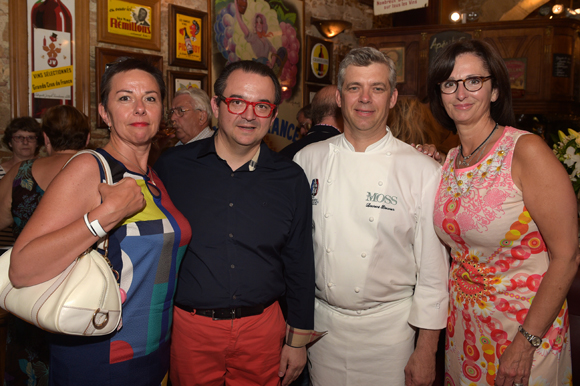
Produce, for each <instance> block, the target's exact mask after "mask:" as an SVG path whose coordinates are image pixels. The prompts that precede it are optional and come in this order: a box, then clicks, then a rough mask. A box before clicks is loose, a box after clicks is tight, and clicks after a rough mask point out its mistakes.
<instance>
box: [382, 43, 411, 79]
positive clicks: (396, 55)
mask: <svg viewBox="0 0 580 386" xmlns="http://www.w3.org/2000/svg"><path fill="white" fill-rule="evenodd" d="M380 51H381V52H382V53H383V54H385V55H386V56H388V57H389V58H391V60H392V61H393V62H394V63H395V70H396V71H397V83H404V82H405V47H385V48H381V49H380Z"/></svg>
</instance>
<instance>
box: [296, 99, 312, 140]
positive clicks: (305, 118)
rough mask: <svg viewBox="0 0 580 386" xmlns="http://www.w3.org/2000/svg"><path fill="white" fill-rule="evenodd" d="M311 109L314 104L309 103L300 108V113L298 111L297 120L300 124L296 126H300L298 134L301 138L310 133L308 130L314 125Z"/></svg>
mask: <svg viewBox="0 0 580 386" xmlns="http://www.w3.org/2000/svg"><path fill="white" fill-rule="evenodd" d="M311 111H312V105H311V104H310V103H309V104H307V105H306V106H304V107H302V108H301V109H300V110H298V113H296V120H297V121H298V125H296V127H298V129H299V130H300V131H299V135H298V138H299V139H301V138H304V136H305V135H306V134H307V133H308V130H310V127H312V116H311Z"/></svg>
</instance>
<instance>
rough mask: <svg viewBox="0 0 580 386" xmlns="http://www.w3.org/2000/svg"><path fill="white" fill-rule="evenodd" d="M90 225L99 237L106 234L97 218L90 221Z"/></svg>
mask: <svg viewBox="0 0 580 386" xmlns="http://www.w3.org/2000/svg"><path fill="white" fill-rule="evenodd" d="M91 227H92V228H93V229H94V230H95V232H96V233H97V235H98V236H99V237H105V236H106V235H107V232H105V230H104V229H103V227H102V226H101V223H100V222H99V220H98V219H97V220H93V221H91Z"/></svg>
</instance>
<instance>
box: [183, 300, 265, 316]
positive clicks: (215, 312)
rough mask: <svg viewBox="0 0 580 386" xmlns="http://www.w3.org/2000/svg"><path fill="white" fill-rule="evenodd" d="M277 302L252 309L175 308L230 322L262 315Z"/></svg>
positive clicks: (259, 305)
mask: <svg viewBox="0 0 580 386" xmlns="http://www.w3.org/2000/svg"><path fill="white" fill-rule="evenodd" d="M274 302H275V300H273V301H271V302H269V303H267V304H258V305H257V306H252V307H237V308H215V309H209V310H207V309H199V308H193V307H191V306H185V305H183V304H177V303H175V307H177V308H181V309H182V310H183V311H187V312H195V314H196V315H201V316H207V317H209V318H212V319H213V320H229V319H239V318H244V317H246V316H255V315H260V314H261V313H262V312H264V309H266V308H268V307H270V306H271V305H272V304H274Z"/></svg>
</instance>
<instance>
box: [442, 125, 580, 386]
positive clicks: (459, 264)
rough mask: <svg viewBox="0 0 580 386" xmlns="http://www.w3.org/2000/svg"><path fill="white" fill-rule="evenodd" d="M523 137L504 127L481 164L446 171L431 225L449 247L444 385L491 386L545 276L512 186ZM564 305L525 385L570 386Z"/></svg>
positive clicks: (536, 241)
mask: <svg viewBox="0 0 580 386" xmlns="http://www.w3.org/2000/svg"><path fill="white" fill-rule="evenodd" d="M523 134H527V133H526V132H524V131H520V130H516V129H514V128H512V127H506V128H505V130H504V133H503V135H502V137H501V138H500V139H499V140H498V141H497V142H496V144H495V146H494V147H493V149H492V150H491V151H490V153H488V154H487V155H486V156H485V157H483V159H482V160H481V161H480V162H479V163H477V164H475V165H472V166H470V167H467V168H464V169H460V170H458V169H456V168H455V159H456V157H457V154H458V152H459V150H458V148H455V149H453V150H452V151H451V152H450V153H449V156H448V158H447V161H446V162H445V165H444V166H443V173H442V180H441V184H440V186H439V189H438V192H437V197H436V200H435V214H434V223H435V229H436V231H437V234H438V235H439V237H440V238H441V239H442V240H443V241H444V242H445V243H447V245H449V246H450V247H451V257H452V265H451V270H450V274H449V292H450V293H449V301H450V304H449V317H448V320H447V336H446V341H445V349H446V355H445V364H446V375H445V384H446V385H449V386H459V385H493V384H494V380H495V374H496V371H497V368H498V365H499V360H498V359H499V357H500V356H501V355H502V353H503V352H504V350H505V349H506V347H507V346H508V345H509V344H510V343H511V341H512V340H513V339H514V337H515V336H516V334H518V333H519V332H518V326H519V325H520V324H523V323H524V320H525V318H526V315H527V312H528V309H529V307H530V304H531V302H532V300H533V299H534V296H535V295H536V292H537V290H538V287H539V285H540V282H541V281H542V278H543V275H544V274H545V272H546V270H547V269H548V264H549V261H548V254H547V249H546V245H545V244H544V241H543V240H542V236H541V235H540V233H539V232H538V227H537V226H536V224H535V223H534V220H533V219H532V218H531V217H530V214H529V213H528V211H527V210H526V207H525V206H524V202H523V198H522V192H521V191H520V190H519V189H518V188H517V187H516V185H515V184H514V182H513V180H512V178H511V166H512V158H513V150H514V148H515V145H516V141H517V140H518V138H519V137H520V136H521V135H523ZM568 326H569V324H568V306H567V304H566V302H564V305H563V306H562V309H561V311H560V313H559V314H558V316H557V317H556V319H555V320H554V322H553V323H552V326H551V327H550V329H549V330H548V332H547V333H546V335H545V337H544V339H543V341H542V345H541V346H540V347H539V348H538V349H537V350H536V352H535V354H534V362H533V366H532V372H531V376H530V385H534V386H540V385H551V386H556V385H572V368H571V359H570V340H569V335H568Z"/></svg>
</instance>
